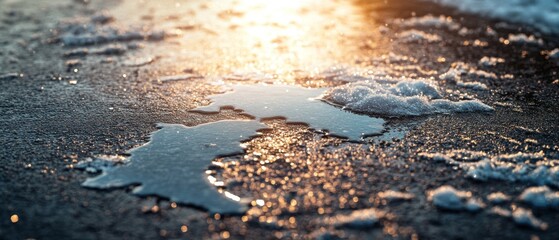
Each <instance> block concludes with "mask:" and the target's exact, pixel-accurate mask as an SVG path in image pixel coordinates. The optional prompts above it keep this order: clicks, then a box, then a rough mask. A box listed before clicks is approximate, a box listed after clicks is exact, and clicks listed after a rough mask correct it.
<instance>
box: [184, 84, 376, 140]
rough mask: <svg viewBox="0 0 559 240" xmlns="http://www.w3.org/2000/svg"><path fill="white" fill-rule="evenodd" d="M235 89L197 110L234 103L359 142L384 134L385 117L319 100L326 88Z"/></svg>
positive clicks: (247, 110) (260, 116) (249, 111)
mask: <svg viewBox="0 0 559 240" xmlns="http://www.w3.org/2000/svg"><path fill="white" fill-rule="evenodd" d="M231 88H232V89H233V91H231V92H227V93H225V94H220V95H215V96H211V97H210V99H211V101H212V103H211V104H210V105H208V106H204V107H199V108H196V109H194V111H198V112H219V110H220V107H224V106H233V107H235V108H236V109H240V110H243V111H244V112H245V113H247V114H249V115H252V116H254V117H256V118H258V119H266V118H274V117H285V118H286V119H287V122H288V123H289V122H291V123H306V124H308V125H309V127H310V128H312V129H315V130H318V131H322V130H327V131H328V133H329V134H331V135H335V136H341V137H346V138H348V139H350V140H354V141H358V140H361V138H363V137H364V136H370V135H376V134H380V133H382V131H383V129H384V126H383V125H384V122H385V121H384V120H383V119H380V118H373V117H369V116H366V115H360V114H355V113H351V112H348V111H345V110H342V109H340V108H337V107H335V106H332V105H330V104H328V103H325V102H324V101H321V100H320V99H318V98H319V97H320V96H321V94H322V93H323V92H324V91H325V90H326V89H323V88H318V89H310V88H302V87H297V86H288V85H234V86H231Z"/></svg>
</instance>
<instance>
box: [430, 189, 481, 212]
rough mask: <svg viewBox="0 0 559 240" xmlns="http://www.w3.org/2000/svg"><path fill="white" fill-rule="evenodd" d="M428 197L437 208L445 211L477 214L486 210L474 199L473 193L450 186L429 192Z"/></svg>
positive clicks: (479, 201)
mask: <svg viewBox="0 0 559 240" xmlns="http://www.w3.org/2000/svg"><path fill="white" fill-rule="evenodd" d="M427 195H428V199H429V201H432V202H433V204H434V205H435V206H436V207H438V208H441V209H445V210H454V211H462V210H466V211H470V212H475V211H479V210H481V209H483V208H485V204H484V203H483V202H482V201H481V200H479V199H475V198H473V197H472V193H471V192H466V191H459V190H456V189H455V188H453V187H451V186H448V185H445V186H441V187H439V188H437V189H435V190H432V191H429V192H428V194H427Z"/></svg>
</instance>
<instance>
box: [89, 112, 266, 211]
mask: <svg viewBox="0 0 559 240" xmlns="http://www.w3.org/2000/svg"><path fill="white" fill-rule="evenodd" d="M159 127H161V129H160V130H158V131H156V132H154V133H152V135H151V139H150V142H148V143H147V144H145V145H143V146H141V147H138V148H135V149H132V150H130V151H129V154H130V155H131V156H130V159H129V163H128V164H126V165H123V166H118V167H114V168H105V169H103V173H102V174H101V175H99V176H96V177H93V178H89V179H87V180H86V181H85V182H84V183H83V184H82V185H83V186H84V187H88V188H98V189H108V188H120V187H126V186H136V187H135V188H134V191H133V193H134V194H137V195H141V196H150V195H157V196H160V197H163V198H167V199H169V200H171V201H173V202H177V203H180V204H187V205H193V206H196V207H200V208H203V209H206V210H208V211H210V212H214V213H222V214H240V213H243V212H244V211H246V210H247V205H246V204H243V203H242V202H241V199H240V197H238V196H235V195H233V194H231V193H228V192H224V193H223V194H222V193H220V192H218V190H217V189H216V186H214V185H213V184H212V181H211V179H209V177H208V176H207V175H206V174H205V171H206V169H208V167H209V166H210V165H211V162H212V160H213V159H215V158H216V157H219V156H225V155H231V154H238V153H242V151H243V148H242V147H241V142H243V141H246V140H248V139H250V138H251V137H254V136H256V135H257V134H258V133H257V131H258V130H261V129H264V128H266V126H265V125H264V124H262V123H259V122H256V121H220V122H214V123H208V124H204V125H199V126H196V127H185V126H183V125H176V124H160V125H159Z"/></svg>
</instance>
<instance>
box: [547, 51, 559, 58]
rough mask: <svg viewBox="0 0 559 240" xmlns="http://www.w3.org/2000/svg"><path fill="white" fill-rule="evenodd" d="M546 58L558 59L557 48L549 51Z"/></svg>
mask: <svg viewBox="0 0 559 240" xmlns="http://www.w3.org/2000/svg"><path fill="white" fill-rule="evenodd" d="M547 56H549V58H552V59H559V48H556V49H553V50H551V51H550V52H549V53H548V54H547Z"/></svg>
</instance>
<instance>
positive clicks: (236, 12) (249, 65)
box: [114, 0, 367, 82]
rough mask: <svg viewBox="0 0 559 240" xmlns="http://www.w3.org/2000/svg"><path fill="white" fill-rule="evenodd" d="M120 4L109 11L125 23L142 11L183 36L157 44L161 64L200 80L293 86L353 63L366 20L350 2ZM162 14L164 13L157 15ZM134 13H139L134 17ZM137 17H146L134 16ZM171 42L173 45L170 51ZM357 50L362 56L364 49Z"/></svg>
mask: <svg viewBox="0 0 559 240" xmlns="http://www.w3.org/2000/svg"><path fill="white" fill-rule="evenodd" d="M126 5H128V4H124V6H123V7H121V8H123V9H117V10H115V11H114V12H115V13H116V14H117V15H121V16H117V18H128V19H130V16H134V14H133V13H135V12H136V11H139V9H135V8H141V9H146V8H150V7H151V6H154V5H157V6H161V5H166V6H168V7H165V8H163V7H159V8H157V9H158V10H159V11H157V12H155V11H154V12H151V13H149V18H150V19H153V21H154V23H153V24H155V25H158V26H166V27H167V28H170V29H174V30H176V32H174V33H180V34H181V36H180V37H178V38H176V39H173V40H171V41H172V42H174V43H175V44H167V45H165V46H158V47H157V48H159V49H157V50H155V51H154V53H157V54H162V55H165V56H163V57H162V58H161V62H162V63H163V64H165V65H168V66H175V68H176V71H177V72H180V71H182V69H184V68H185V66H188V67H189V68H193V69H196V70H197V71H198V72H200V73H202V74H204V75H205V76H211V75H213V76H223V75H227V74H233V73H266V74H268V75H269V76H270V78H271V79H274V80H273V81H275V82H278V81H287V82H289V81H292V80H293V78H294V77H295V75H296V73H297V72H301V71H304V72H307V73H308V72H310V73H312V72H313V71H319V70H320V71H321V70H324V69H325V68H328V67H332V66H335V65H338V64H342V63H343V64H346V63H352V62H355V58H356V55H358V54H359V53H360V51H359V46H358V45H359V42H358V38H359V36H361V35H362V32H364V31H363V29H365V28H366V27H367V25H366V24H365V23H366V22H367V21H365V19H364V18H365V16H363V14H362V12H360V11H359V9H358V7H357V6H356V5H354V4H352V2H351V1H319V0H305V1H249V0H237V1H231V2H223V1H188V2H187V1H158V2H157V3H152V2H150V1H145V2H143V5H142V4H140V6H137V5H138V4H136V5H128V6H126ZM162 9H163V10H162ZM136 15H137V14H136ZM137 17H138V18H140V20H139V22H140V23H142V21H141V19H142V18H144V19H145V18H147V17H146V16H137ZM169 45H171V46H169ZM361 52H362V51H361Z"/></svg>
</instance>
